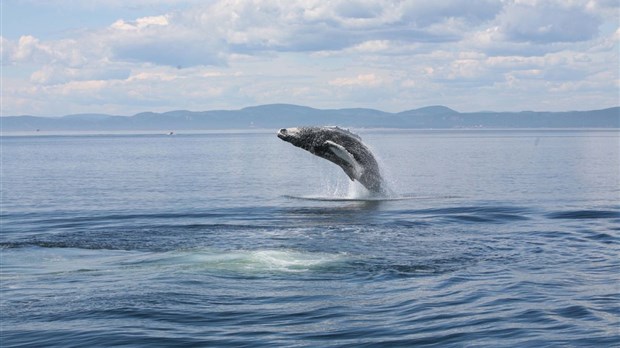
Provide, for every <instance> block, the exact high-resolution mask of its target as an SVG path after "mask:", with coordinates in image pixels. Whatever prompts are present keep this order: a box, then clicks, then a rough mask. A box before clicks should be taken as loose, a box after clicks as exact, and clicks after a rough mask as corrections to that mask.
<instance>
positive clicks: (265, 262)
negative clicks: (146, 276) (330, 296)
mask: <svg viewBox="0 0 620 348" xmlns="http://www.w3.org/2000/svg"><path fill="white" fill-rule="evenodd" d="M346 259H347V257H346V255H344V254H329V253H319V252H304V251H295V250H270V249H264V250H232V251H215V250H194V251H174V252H166V253H157V254H152V255H149V256H147V257H145V258H141V259H140V260H136V261H137V262H132V264H133V265H134V266H146V265H149V266H158V267H174V268H195V269H206V270H216V271H217V270H220V271H231V272H243V273H245V272H247V273H261V272H286V273H291V272H308V271H314V270H320V269H325V268H328V267H332V266H336V265H338V264H342V263H344V262H345V261H346Z"/></svg>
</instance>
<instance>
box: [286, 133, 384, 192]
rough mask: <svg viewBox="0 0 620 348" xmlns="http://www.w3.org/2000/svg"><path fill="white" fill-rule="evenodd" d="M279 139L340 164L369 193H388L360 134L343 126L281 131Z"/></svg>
mask: <svg viewBox="0 0 620 348" xmlns="http://www.w3.org/2000/svg"><path fill="white" fill-rule="evenodd" d="M278 138H280V139H282V140H284V141H286V142H289V143H291V144H293V145H295V146H297V147H300V148H302V149H304V150H306V151H308V152H310V153H311V154H313V155H316V156H319V157H321V158H325V159H326V160H328V161H331V162H333V163H336V164H337V165H338V166H340V168H342V170H344V172H345V173H346V174H347V176H349V178H350V179H351V180H353V181H358V182H359V183H360V184H362V185H364V187H366V189H368V191H370V192H372V193H377V194H387V188H386V185H385V182H384V180H383V178H382V177H381V172H380V171H379V165H378V164H377V160H376V159H375V157H374V156H373V155H372V152H370V150H369V149H368V147H366V145H364V143H362V138H360V137H359V136H358V135H357V134H353V133H351V132H349V131H348V130H345V129H342V128H339V127H299V128H282V129H280V131H279V132H278Z"/></svg>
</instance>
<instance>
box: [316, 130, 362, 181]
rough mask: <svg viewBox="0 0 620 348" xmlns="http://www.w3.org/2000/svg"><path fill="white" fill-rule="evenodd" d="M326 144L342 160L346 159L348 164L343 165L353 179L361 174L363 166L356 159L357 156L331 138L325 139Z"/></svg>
mask: <svg viewBox="0 0 620 348" xmlns="http://www.w3.org/2000/svg"><path fill="white" fill-rule="evenodd" d="M325 145H327V146H328V147H329V150H330V151H331V152H332V153H333V154H334V155H336V156H337V157H338V158H340V159H341V160H343V161H345V162H346V163H347V164H348V166H347V167H343V168H342V169H343V170H344V172H345V173H347V175H348V176H349V178H350V179H351V180H355V179H356V178H358V177H359V176H360V175H361V169H360V168H361V166H360V165H359V164H358V163H357V161H356V160H355V157H353V155H352V154H351V153H350V152H349V151H347V149H345V148H344V146H342V145H340V144H336V143H335V142H333V141H331V140H327V141H325Z"/></svg>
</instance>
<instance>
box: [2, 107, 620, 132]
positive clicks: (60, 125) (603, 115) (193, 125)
mask: <svg viewBox="0 0 620 348" xmlns="http://www.w3.org/2000/svg"><path fill="white" fill-rule="evenodd" d="M0 121H1V126H2V131H3V132H13V131H35V130H37V129H38V130H41V131H123V130H125V131H132V130H135V131H139V130H141V131H155V130H156V131H171V130H208V129H234V128H237V129H245V128H283V127H292V126H301V125H306V126H312V125H342V126H348V127H367V128H373V127H378V128H433V129H435V128H436V129H449V128H620V107H613V108H608V109H602V110H592V111H568V112H534V111H523V112H469V113H461V112H458V111H455V110H452V109H450V108H448V107H445V106H429V107H424V108H420V109H415V110H408V111H403V112H399V113H388V112H383V111H379V110H374V109H314V108H310V107H306V106H299V105H290V104H270V105H260V106H252V107H247V108H243V109H241V110H212V111H200V112H196V111H187V110H177V111H169V112H164V113H154V112H143V113H139V114H136V115H134V116H113V115H104V114H80V115H68V116H62V117H36V116H7V117H2V118H1V119H0Z"/></svg>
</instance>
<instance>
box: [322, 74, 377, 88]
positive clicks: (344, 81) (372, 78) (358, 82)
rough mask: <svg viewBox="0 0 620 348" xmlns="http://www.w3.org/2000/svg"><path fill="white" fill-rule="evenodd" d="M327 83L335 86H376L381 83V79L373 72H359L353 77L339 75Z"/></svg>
mask: <svg viewBox="0 0 620 348" xmlns="http://www.w3.org/2000/svg"><path fill="white" fill-rule="evenodd" d="M329 84H330V85H332V86H337V87H345V86H355V87H376V86H379V85H381V84H383V79H382V78H380V77H378V76H377V75H375V74H372V73H371V74H360V75H357V76H355V77H340V78H336V79H333V80H331V81H329Z"/></svg>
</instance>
